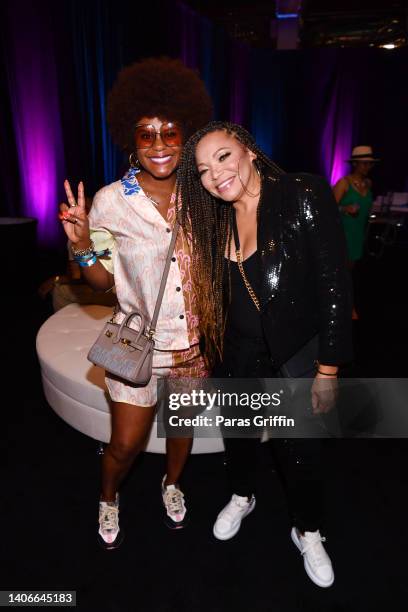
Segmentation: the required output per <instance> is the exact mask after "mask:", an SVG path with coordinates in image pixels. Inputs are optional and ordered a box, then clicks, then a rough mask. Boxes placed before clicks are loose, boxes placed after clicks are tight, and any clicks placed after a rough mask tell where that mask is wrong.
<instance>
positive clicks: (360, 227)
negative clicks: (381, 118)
mask: <svg viewBox="0 0 408 612" xmlns="http://www.w3.org/2000/svg"><path fill="white" fill-rule="evenodd" d="M347 161H349V162H350V163H351V164H352V171H351V172H350V174H347V175H346V176H344V177H343V178H341V179H339V180H338V181H337V183H336V184H335V185H334V187H333V193H334V197H335V198H336V202H337V204H338V205H339V210H340V212H341V217H342V222H343V227H344V232H345V234H346V241H347V254H348V266H349V268H350V271H352V270H353V268H354V265H355V263H356V261H358V260H359V259H361V257H362V256H363V249H364V239H365V235H366V229H367V224H368V219H369V216H370V211H371V208H372V205H373V193H372V182H371V179H370V178H368V175H369V173H370V171H371V169H372V167H373V165H374V164H375V163H376V162H378V161H380V160H379V159H377V158H375V157H374V155H373V150H372V148H371V147H368V146H358V147H354V149H353V151H352V154H351V157H350V159H349V160H347ZM352 318H353V319H358V314H357V312H356V309H355V307H353V311H352Z"/></svg>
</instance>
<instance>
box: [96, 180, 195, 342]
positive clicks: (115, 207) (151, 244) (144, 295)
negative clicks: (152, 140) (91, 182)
mask: <svg viewBox="0 0 408 612" xmlns="http://www.w3.org/2000/svg"><path fill="white" fill-rule="evenodd" d="M136 174H137V170H135V169H131V170H130V171H129V172H128V173H127V174H126V175H125V176H124V178H123V179H122V180H121V181H116V182H114V183H111V184H110V185H107V186H106V187H103V188H102V189H100V190H99V191H98V192H97V193H96V195H95V198H94V200H93V204H92V208H91V211H90V213H89V224H90V228H91V238H92V240H93V241H94V243H95V248H96V250H98V251H99V250H104V249H106V248H109V249H110V250H111V255H110V257H108V258H101V259H100V261H101V263H102V264H103V265H104V267H105V268H106V269H107V270H108V271H109V272H111V273H112V274H113V275H114V277H115V288H116V294H117V297H118V301H119V305H120V308H121V310H122V311H123V312H129V311H131V310H134V309H135V308H137V309H139V310H141V311H142V312H143V313H144V314H145V316H146V319H147V320H148V321H150V320H151V318H152V316H153V311H154V306H155V303H156V298H157V294H158V292H159V286H160V280H161V277H162V272H163V268H164V264H165V260H166V255H167V251H168V248H169V244H170V240H171V235H172V229H173V224H174V219H175V206H174V198H173V200H172V202H171V204H170V207H169V210H168V214H167V220H165V219H164V218H163V217H162V215H161V214H160V213H159V211H158V210H157V209H156V207H155V205H154V204H153V203H152V201H151V200H150V199H149V198H148V197H147V196H146V195H145V193H144V192H143V189H142V188H141V186H140V185H139V183H138V181H137V179H136ZM174 257H175V261H172V263H171V265H170V271H169V276H168V279H167V284H166V288H165V291H164V296H163V302H162V305H161V309H160V314H159V319H158V322H157V330H156V335H155V348H156V350H159V351H179V350H184V349H188V348H189V347H190V346H194V345H196V344H197V343H198V341H199V330H198V316H197V311H196V297H195V294H194V291H193V284H192V279H191V257H190V248H189V244H188V243H187V240H186V238H185V236H184V233H183V231H182V230H181V229H180V230H179V233H178V236H177V241H176V247H175V254H174ZM124 316H125V315H124V314H123V313H122V312H119V313H118V314H117V315H116V321H117V322H121V321H122V320H123V318H124ZM131 325H132V327H133V326H134V327H135V328H137V325H138V322H137V320H133V321H132V323H131Z"/></svg>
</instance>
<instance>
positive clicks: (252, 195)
mask: <svg viewBox="0 0 408 612" xmlns="http://www.w3.org/2000/svg"><path fill="white" fill-rule="evenodd" d="M240 161H241V158H239V160H238V178H239V182H240V183H241V186H242V189H243V190H244V191H245V193H246V194H247V195H249V196H250V197H251V198H256V197H258V196H259V194H260V193H261V189H259V191H258V193H251V192H250V191H249V189H248V187H245V185H244V183H243V180H242V178H241V174H240V171H239V162H240ZM255 170H256V171H257V173H258V176H259V178H261V173H260V172H259V169H258V167H257V166H255Z"/></svg>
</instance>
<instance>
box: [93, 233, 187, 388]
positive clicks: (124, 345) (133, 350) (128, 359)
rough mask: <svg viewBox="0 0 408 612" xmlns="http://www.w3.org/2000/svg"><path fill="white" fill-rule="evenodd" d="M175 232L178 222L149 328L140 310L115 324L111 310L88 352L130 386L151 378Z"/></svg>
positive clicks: (175, 235) (103, 366)
mask: <svg viewBox="0 0 408 612" xmlns="http://www.w3.org/2000/svg"><path fill="white" fill-rule="evenodd" d="M178 230H179V223H178V221H176V223H175V225H174V229H173V234H172V237H171V242H170V246H169V250H168V252H167V258H166V264H165V266H164V271H163V276H162V279H161V282H160V288H159V294H158V296H157V300H156V305H155V308H154V313H153V317H152V320H151V322H150V325H148V324H147V321H146V318H145V316H144V314H143V313H142V312H140V310H132V311H131V312H129V313H128V314H127V315H126V317H125V318H124V319H123V321H122V323H120V324H119V323H115V322H114V317H115V314H116V312H117V311H116V310H115V312H114V314H113V316H112V318H111V319H110V320H109V321H108V322H107V323H106V324H105V327H104V328H103V330H102V331H101V333H100V334H99V336H98V338H97V340H96V342H95V344H94V345H93V346H92V347H91V349H90V351H89V353H88V359H89V361H91V362H92V363H93V364H95V365H97V366H100V367H102V368H104V369H105V370H106V371H107V372H110V373H111V374H114V375H115V376H118V377H119V378H123V379H124V380H126V381H128V382H130V383H133V384H137V385H141V386H144V385H147V383H148V382H149V380H150V378H151V376H152V364H153V350H154V334H155V332H156V325H157V319H158V317H159V312H160V307H161V304H162V300H163V294H164V289H165V287H166V282H167V277H168V275H169V269H170V261H171V257H172V254H173V251H174V245H175V243H176V238H177V233H178ZM135 317H138V318H139V319H140V327H139V329H138V330H136V329H133V328H131V327H130V326H129V324H130V322H131V320H132V319H134V318H135Z"/></svg>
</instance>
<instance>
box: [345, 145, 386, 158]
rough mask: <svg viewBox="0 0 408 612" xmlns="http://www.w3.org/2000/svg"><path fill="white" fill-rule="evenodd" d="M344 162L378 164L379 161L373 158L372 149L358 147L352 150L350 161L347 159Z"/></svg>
mask: <svg viewBox="0 0 408 612" xmlns="http://www.w3.org/2000/svg"><path fill="white" fill-rule="evenodd" d="M346 161H348V162H353V161H371V162H379V161H380V159H378V157H374V155H373V149H372V148H371V147H366V146H359V147H354V148H353V150H352V152H351V157H350V159H347V160H346Z"/></svg>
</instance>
